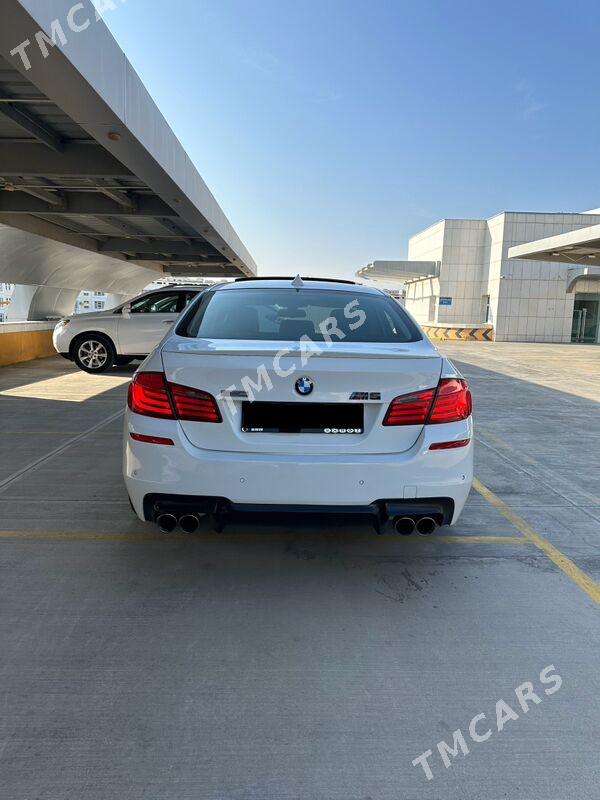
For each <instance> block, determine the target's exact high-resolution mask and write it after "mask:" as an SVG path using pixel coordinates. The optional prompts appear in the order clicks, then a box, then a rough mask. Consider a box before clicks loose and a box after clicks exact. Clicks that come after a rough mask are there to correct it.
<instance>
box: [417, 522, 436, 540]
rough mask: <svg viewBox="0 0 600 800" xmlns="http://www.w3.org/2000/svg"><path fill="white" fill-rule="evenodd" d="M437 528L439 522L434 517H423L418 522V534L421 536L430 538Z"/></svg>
mask: <svg viewBox="0 0 600 800" xmlns="http://www.w3.org/2000/svg"><path fill="white" fill-rule="evenodd" d="M436 528H437V522H436V521H435V520H434V519H433V517H421V518H420V519H418V520H417V533H420V534H421V536H429V534H431V533H433V532H434V531H435V529H436Z"/></svg>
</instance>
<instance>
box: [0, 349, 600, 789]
mask: <svg viewBox="0 0 600 800" xmlns="http://www.w3.org/2000/svg"><path fill="white" fill-rule="evenodd" d="M440 349H441V350H443V352H444V353H446V354H447V355H449V356H450V357H451V358H453V360H454V361H455V363H456V364H457V366H458V367H459V368H460V369H461V370H462V371H463V373H464V374H465V376H466V377H467V378H468V379H469V381H470V382H471V384H472V387H473V391H474V398H475V420H476V425H477V449H476V476H477V481H476V484H475V488H474V490H473V492H472V495H471V498H470V500H469V503H468V505H467V508H466V510H465V513H464V515H463V517H462V518H461V520H460V522H459V524H458V525H457V526H455V527H454V528H452V529H449V528H444V529H442V530H441V531H440V532H438V533H437V534H434V535H433V536H432V537H429V538H426V537H418V536H411V537H398V536H391V535H384V536H376V535H375V534H374V532H373V531H372V529H371V528H370V527H369V526H365V525H364V524H363V525H360V526H359V525H357V524H356V523H351V524H350V525H344V524H343V521H342V520H336V519H333V520H330V519H328V520H318V521H317V522H316V523H315V522H314V521H313V524H312V525H309V523H308V522H307V521H302V522H296V523H293V522H292V521H290V520H287V519H283V518H282V519H278V520H275V521H272V522H271V524H266V522H265V521H263V520H260V519H250V518H249V519H247V520H242V521H241V522H236V523H235V524H232V525H229V526H228V527H226V529H225V531H224V532H223V533H221V534H215V533H213V532H211V531H210V530H208V527H206V529H203V530H201V531H200V532H199V533H198V534H195V535H190V536H186V535H183V534H177V535H170V536H165V535H163V534H160V533H159V532H158V531H157V529H156V528H155V527H154V526H152V525H149V524H144V523H141V522H140V521H139V520H137V518H136V517H135V516H134V514H133V512H132V511H131V510H130V508H129V503H128V499H127V496H126V494H125V490H124V487H123V483H122V479H121V463H120V462H121V427H122V409H123V406H124V402H125V394H126V387H127V383H128V381H129V379H130V376H131V374H132V372H133V368H131V367H127V368H118V369H115V370H113V371H112V372H111V373H108V374H106V375H99V376H91V375H87V374H85V373H82V372H78V371H77V370H76V369H75V368H74V367H73V366H72V365H71V364H70V363H69V362H67V361H65V360H63V359H61V358H50V359H42V360H39V361H32V362H28V363H24V364H20V365H16V366H12V367H4V368H1V369H0V419H1V428H2V436H1V437H0V548H1V554H0V569H1V576H2V577H1V579H0V609H1V611H0V661H1V666H0V668H1V670H2V682H1V686H0V692H1V693H2V695H3V697H2V708H3V713H2V716H1V719H0V786H2V787H4V788H3V796H6V797H7V798H11V800H17V798H19V799H20V798H33V797H43V798H45V800H59V799H60V800H64V798H67V797H69V798H70V797H72V798H78V800H80V798H86V800H88V799H92V800H105V799H106V800H108V798H111V800H112V799H113V798H115V797H127V798H128V800H138V798H139V800H142V798H143V800H148V798H154V797H156V798H161V800H167V799H168V798H177V799H178V800H182V798H192V797H193V798H194V799H195V800H217V798H218V799H219V800H221V799H222V798H234V799H235V800H246V799H248V800H250V798H252V800H263V798H264V799H265V800H266V798H274V800H275V799H276V800H288V799H289V800H292V798H294V800H296V799H298V798H301V799H302V800H304V798H306V800H309V799H310V800H321V799H322V800H325V798H327V800H358V798H366V797H371V798H374V799H375V798H377V800H388V799H389V800H392V798H394V800H397V798H400V797H402V798H409V797H410V798H412V797H419V798H426V799H427V798H439V797H460V798H461V800H466V799H467V798H479V797H482V796H485V797H486V798H489V799H490V800H492V799H493V798H500V797H511V798H528V799H529V798H531V799H536V798H544V800H550V799H551V798H557V799H558V798H560V799H561V800H564V798H567V797H589V798H594V797H600V789H599V788H598V787H599V786H600V780H599V778H600V770H599V767H598V758H597V752H596V751H597V746H596V739H597V736H596V734H595V733H594V732H595V731H597V729H598V718H597V714H598V706H597V703H596V701H595V699H596V698H597V697H598V694H599V693H600V674H599V672H598V666H597V652H598V646H599V645H600V481H599V479H598V476H599V475H600V415H599V413H598V409H599V406H598V401H599V399H600V348H597V347H593V346H583V345H582V346H569V345H530V344H498V343H496V344H481V343H472V344H470V343H455V344H444V345H441V346H440ZM550 664H553V665H554V666H555V669H556V671H557V672H558V673H560V675H561V676H562V680H563V685H562V687H561V688H560V691H558V692H556V693H555V694H553V695H552V696H548V697H546V695H544V694H543V691H542V688H541V685H540V682H539V678H538V676H539V673H540V671H541V670H542V669H543V668H545V667H546V666H548V665H550ZM524 681H532V682H533V683H534V687H535V688H536V691H537V692H541V694H542V697H543V702H541V703H540V704H532V705H531V707H530V708H529V712H528V713H527V714H526V715H525V714H524V713H523V712H522V710H521V709H520V708H519V705H518V703H517V702H516V699H515V693H514V690H515V687H517V686H519V685H520V684H522V683H523V682H524ZM500 698H503V699H504V700H505V701H506V702H508V703H509V704H510V705H511V707H512V708H513V709H514V710H515V711H516V712H518V719H512V720H511V721H509V722H507V724H506V727H505V728H504V730H503V731H502V734H501V735H500V734H499V733H497V732H496V727H495V726H496V722H495V711H494V708H495V704H496V702H497V701H498V700H499V699H500ZM478 713H486V715H487V723H486V722H485V721H484V722H482V723H481V726H480V732H485V729H486V727H490V728H492V729H493V733H492V735H491V736H490V738H489V739H488V740H486V741H485V742H481V743H474V742H473V741H472V740H471V739H468V744H469V751H470V752H469V753H468V755H463V754H462V753H459V755H458V756H457V757H456V758H453V759H452V764H451V767H450V768H446V767H445V766H444V763H443V762H442V760H441V758H440V755H439V753H438V750H437V743H438V742H439V741H440V740H445V741H446V742H448V743H449V744H450V745H451V744H452V736H453V731H455V730H457V729H459V728H461V729H462V730H463V732H464V733H465V735H467V729H468V725H469V721H470V720H471V719H472V718H473V717H474V715H476V714H478ZM428 749H431V750H432V751H433V754H432V756H431V757H430V759H429V764H430V766H431V770H432V773H433V778H432V780H429V781H428V780H427V778H426V777H425V775H424V771H423V769H422V768H421V766H419V765H418V764H417V766H413V765H412V761H413V759H415V758H417V757H418V756H420V755H421V754H422V753H423V752H425V751H426V750H428Z"/></svg>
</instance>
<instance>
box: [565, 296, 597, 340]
mask: <svg viewBox="0 0 600 800" xmlns="http://www.w3.org/2000/svg"><path fill="white" fill-rule="evenodd" d="M599 311H600V297H597V296H595V295H591V296H590V297H587V298H586V299H585V300H584V299H580V298H577V297H576V298H575V306H574V308H573V327H572V329H571V341H572V342H586V343H587V344H593V343H595V342H598V320H599V316H600V315H599Z"/></svg>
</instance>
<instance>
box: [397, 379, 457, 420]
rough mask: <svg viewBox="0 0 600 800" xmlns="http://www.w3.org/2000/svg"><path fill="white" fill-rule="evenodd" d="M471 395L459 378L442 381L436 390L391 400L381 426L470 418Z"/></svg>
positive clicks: (405, 395)
mask: <svg viewBox="0 0 600 800" xmlns="http://www.w3.org/2000/svg"><path fill="white" fill-rule="evenodd" d="M471 412H472V400H471V392H470V391H469V387H468V386H467V383H466V381H463V380H462V379H460V378H442V379H441V380H440V383H439V385H438V387H437V389H425V390H424V391H422V392H413V393H411V394H403V395H400V397H395V398H394V399H393V400H392V402H391V403H390V406H389V408H388V410H387V413H386V415H385V418H384V420H383V424H384V425H426V424H427V425H439V424H441V423H443V422H459V421H460V420H463V419H467V417H470V416H471Z"/></svg>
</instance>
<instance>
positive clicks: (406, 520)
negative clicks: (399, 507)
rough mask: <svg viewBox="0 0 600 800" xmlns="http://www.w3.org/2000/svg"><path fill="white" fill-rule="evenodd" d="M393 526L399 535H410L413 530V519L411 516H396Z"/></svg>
mask: <svg viewBox="0 0 600 800" xmlns="http://www.w3.org/2000/svg"><path fill="white" fill-rule="evenodd" d="M394 528H395V529H396V532H397V533H399V534H400V535H401V536H410V534H411V533H414V531H415V521H414V519H413V518H412V517H396V518H395V519H394Z"/></svg>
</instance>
